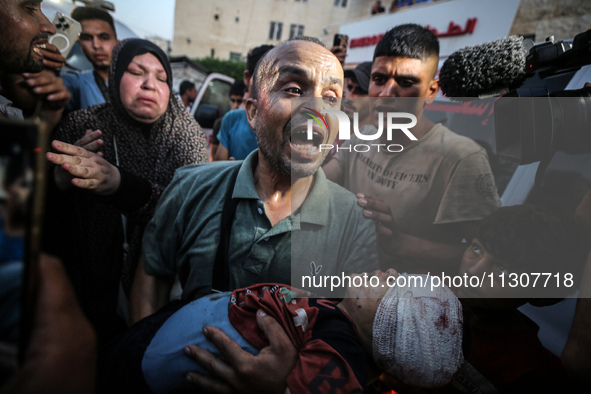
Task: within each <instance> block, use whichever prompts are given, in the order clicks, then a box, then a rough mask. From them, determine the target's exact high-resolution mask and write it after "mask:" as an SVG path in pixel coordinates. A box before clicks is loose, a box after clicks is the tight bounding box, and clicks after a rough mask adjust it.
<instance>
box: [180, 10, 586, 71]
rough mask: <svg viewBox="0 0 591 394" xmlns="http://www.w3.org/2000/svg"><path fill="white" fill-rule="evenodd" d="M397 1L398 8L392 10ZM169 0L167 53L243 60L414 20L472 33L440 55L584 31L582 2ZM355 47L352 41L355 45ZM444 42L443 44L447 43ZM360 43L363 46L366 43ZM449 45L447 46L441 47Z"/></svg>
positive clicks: (353, 55)
mask: <svg viewBox="0 0 591 394" xmlns="http://www.w3.org/2000/svg"><path fill="white" fill-rule="evenodd" d="M392 2H396V4H397V7H392ZM375 3H376V1H375V0H217V1H215V2H213V1H210V0H176V9H175V27H174V40H173V43H172V52H171V54H172V55H175V56H180V55H185V56H188V57H189V58H199V57H208V56H210V57H215V58H218V59H223V60H244V59H245V57H246V54H247V53H248V51H249V50H250V49H251V48H254V47H256V46H259V45H262V44H273V45H276V44H279V43H280V42H283V41H286V40H288V39H289V38H292V37H294V36H298V35H306V36H311V37H316V38H319V39H320V40H322V41H323V42H324V44H325V45H326V46H327V47H328V48H330V47H331V46H332V43H333V37H334V34H335V33H344V34H348V35H349V44H350V45H351V42H352V41H353V40H355V39H359V38H367V37H374V36H379V35H380V34H383V33H385V32H386V31H387V30H388V29H389V28H390V27H393V26H395V25H397V24H401V23H408V22H415V23H419V24H422V25H428V26H431V27H434V28H436V29H437V30H438V31H439V32H443V33H445V32H446V31H447V29H448V26H449V23H454V24H459V25H460V27H461V28H462V29H465V27H466V26H467V25H466V23H468V22H467V21H469V20H473V19H474V18H476V19H477V21H476V22H475V23H474V22H471V23H472V24H474V26H471V29H469V30H471V32H469V35H465V36H463V37H462V39H457V37H456V38H449V37H447V38H446V39H445V40H441V44H442V56H443V57H445V56H446V55H448V54H449V53H451V52H453V50H457V49H459V48H460V47H463V46H465V45H474V44H478V43H482V42H485V41H492V40H495V39H497V38H500V37H503V36H506V35H508V34H519V35H524V36H527V37H530V38H534V39H535V40H536V41H538V42H539V41H543V40H544V39H545V38H546V37H548V36H551V35H553V36H554V37H555V38H556V39H557V40H559V39H568V38H572V37H573V36H574V35H576V34H577V33H580V32H583V31H586V30H587V29H589V28H590V27H591V1H589V0H496V1H490V0H470V1H465V0H386V1H382V6H383V7H384V8H385V12H384V13H381V14H377V15H371V13H370V10H371V9H372V6H373V5H374V4H375ZM357 43H359V41H357ZM448 43H449V44H450V45H448ZM366 44H367V43H366ZM448 46H449V48H448ZM374 47H375V44H373V45H365V49H364V50H363V51H360V50H359V49H360V48H361V47H359V46H357V47H356V48H352V47H350V48H349V49H350V51H349V57H348V58H347V61H346V63H348V64H350V65H354V64H356V63H358V62H361V61H366V60H371V57H372V54H373V48H374Z"/></svg>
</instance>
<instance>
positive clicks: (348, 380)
mask: <svg viewBox="0 0 591 394" xmlns="http://www.w3.org/2000/svg"><path fill="white" fill-rule="evenodd" d="M310 295H311V294H310V293H308V292H305V291H302V290H297V289H293V288H291V287H289V286H285V285H275V284H260V285H256V286H251V287H249V288H248V289H239V290H235V291H234V292H233V293H232V296H233V298H232V300H231V305H230V311H229V313H228V316H229V318H230V322H231V323H232V325H233V326H234V328H236V330H237V331H238V332H240V334H241V335H242V336H243V337H244V338H245V339H246V340H247V341H248V342H250V343H251V344H252V345H253V346H255V347H257V348H259V349H262V348H263V347H265V346H267V345H268V341H267V340H266V339H265V337H264V334H263V332H262V331H261V330H260V329H259V328H258V326H257V323H256V319H255V314H256V312H257V310H258V309H263V310H264V311H265V312H267V314H269V315H271V316H273V317H274V318H275V319H277V321H278V322H279V323H280V324H281V326H282V327H283V328H284V329H285V331H286V333H287V335H288V336H289V338H290V339H291V341H292V342H293V344H294V345H295V347H296V348H297V350H298V352H299V360H298V363H297V365H296V367H295V368H294V369H293V371H292V372H291V374H290V375H289V377H288V379H287V385H288V387H289V388H290V390H291V391H292V392H293V393H307V392H333V393H345V392H346V393H353V392H361V391H362V390H363V386H364V385H365V371H364V370H363V371H360V369H364V368H365V362H364V361H363V362H362V363H361V365H362V366H363V367H361V366H360V363H359V361H360V359H361V360H364V358H365V354H364V352H363V348H362V347H361V344H360V343H359V340H358V338H357V336H356V334H355V328H354V326H353V322H351V320H350V319H349V318H348V317H347V316H346V315H345V314H344V313H343V312H341V311H340V309H339V308H337V307H336V305H337V302H336V301H331V300H328V299H314V298H304V297H308V296H310ZM337 348H338V350H337ZM352 365H353V367H352ZM360 376H362V377H363V378H361V379H360V378H359V377H360ZM360 380H361V381H360Z"/></svg>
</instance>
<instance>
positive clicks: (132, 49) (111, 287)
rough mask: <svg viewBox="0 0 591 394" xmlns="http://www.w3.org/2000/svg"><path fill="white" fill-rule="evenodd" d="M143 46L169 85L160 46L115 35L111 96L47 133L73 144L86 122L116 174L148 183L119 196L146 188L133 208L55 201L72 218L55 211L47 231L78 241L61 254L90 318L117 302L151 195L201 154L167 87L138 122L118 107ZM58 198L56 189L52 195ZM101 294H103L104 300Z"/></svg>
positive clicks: (199, 141)
mask: <svg viewBox="0 0 591 394" xmlns="http://www.w3.org/2000/svg"><path fill="white" fill-rule="evenodd" d="M144 53H152V54H153V55H154V56H156V57H157V58H158V59H159V60H160V62H161V63H162V65H163V66H164V69H165V70H166V74H167V77H168V78H167V83H168V85H169V86H171V85H172V73H171V68H170V63H169V62H168V59H167V58H166V55H165V54H164V53H163V52H162V50H160V49H159V48H158V47H157V46H155V45H154V44H152V43H151V42H149V41H146V40H141V39H130V40H125V41H121V42H119V43H118V44H117V45H116V46H115V48H114V49H113V54H112V58H111V72H110V73H109V90H110V92H109V93H110V95H111V101H110V102H109V103H105V104H100V105H95V106H92V107H88V108H84V109H81V110H79V111H75V112H73V113H71V114H69V115H68V116H67V117H66V119H65V120H64V121H63V122H62V123H61V124H60V125H59V126H58V128H57V130H56V132H55V139H57V140H60V141H64V142H68V143H74V142H76V141H77V140H79V139H80V138H81V137H82V136H84V133H85V131H86V130H88V129H92V130H97V129H98V130H101V131H102V132H103V134H102V136H101V138H102V140H103V141H104V145H103V146H102V147H101V152H102V153H103V157H104V159H105V160H107V161H109V162H110V163H111V164H114V165H117V166H118V167H119V171H120V172H121V173H122V174H127V175H125V176H122V179H123V178H124V179H128V180H129V179H131V177H130V176H128V175H129V174H132V175H134V176H135V177H139V178H142V179H144V180H146V181H148V182H149V185H148V187H149V188H150V189H149V190H147V192H146V190H143V189H142V190H139V189H133V188H132V189H133V190H132V191H131V192H130V193H127V194H125V196H124V198H123V199H122V201H125V202H126V203H129V202H130V201H131V202H134V201H135V200H136V199H142V201H141V202H143V196H147V194H149V199H148V200H147V201H146V202H145V204H143V206H141V207H140V208H138V207H137V204H136V203H135V202H134V204H132V205H133V207H127V206H126V207H120V208H115V207H113V206H111V205H109V204H105V203H104V202H103V201H99V200H98V199H97V198H95V196H93V195H91V194H90V193H76V194H75V195H74V194H72V198H71V199H69V200H67V201H69V203H68V204H64V206H63V207H62V206H60V207H59V208H56V212H60V213H62V214H63V212H64V211H68V215H71V217H72V218H75V219H73V221H74V223H75V224H70V225H69V226H68V225H66V224H63V225H62V223H61V222H63V220H62V217H61V216H59V215H57V214H56V215H57V216H56V219H55V220H54V221H53V222H54V224H56V225H57V228H56V229H54V230H52V231H49V232H48V233H55V234H56V236H58V237H60V238H61V239H62V240H63V239H70V238H68V237H71V239H78V240H79V241H72V242H70V244H75V248H74V245H70V244H69V245H68V253H69V255H68V256H76V258H71V260H72V261H68V262H67V263H68V264H70V266H74V265H75V266H80V267H81V268H80V269H78V268H77V269H78V271H77V272H76V273H73V274H72V275H73V276H74V277H75V281H76V282H77V285H78V288H79V289H84V292H85V296H84V300H83V304H86V305H87V308H86V311H87V312H88V310H92V312H91V313H92V321H93V322H95V323H96V322H101V321H102V320H105V321H107V319H109V317H108V316H110V314H111V313H113V311H114V310H115V308H114V306H113V305H117V289H118V286H119V280H120V279H121V277H122V282H123V285H124V289H125V290H126V291H127V290H129V288H130V286H131V281H132V279H133V275H134V272H135V266H136V264H137V261H138V260H139V256H140V249H141V235H142V233H143V226H145V224H146V223H147V222H148V221H149V220H150V219H151V217H152V215H153V212H154V209H155V207H156V204H157V202H158V199H159V198H160V195H161V194H162V192H163V191H164V188H165V187H166V186H167V185H168V184H169V183H170V181H171V180H172V178H173V176H174V172H175V170H176V169H177V168H179V167H182V166H185V165H188V164H194V163H204V162H206V161H207V150H206V140H205V136H204V135H203V133H202V132H201V130H200V127H199V125H198V124H197V122H196V121H195V118H193V117H192V116H191V115H190V114H189V112H188V111H187V110H186V109H185V107H183V106H181V104H180V102H179V100H178V98H177V97H176V95H174V94H172V91H171V94H170V97H169V100H168V107H167V109H166V111H165V112H164V114H162V115H161V116H160V118H158V119H157V120H156V121H155V122H153V123H148V124H147V123H142V122H138V121H137V120H135V119H133V118H132V117H131V116H130V115H129V114H128V113H127V111H126V110H125V108H124V107H123V104H122V102H121V96H120V82H121V78H122V76H123V72H124V71H125V70H126V69H127V66H128V65H129V63H130V62H131V61H132V60H133V58H134V57H135V56H137V55H141V54H144ZM122 182H123V181H122ZM120 189H122V190H123V189H129V188H125V187H120ZM150 190H151V192H150ZM63 198H64V196H62V195H61V194H60V195H59V196H58V197H56V201H57V200H60V199H63ZM124 210H125V212H124V213H125V214H126V216H127V217H128V227H127V234H128V241H129V244H130V247H129V253H128V255H127V257H126V259H127V261H126V264H125V265H124V266H123V267H122V266H121V259H122V257H121V255H122V252H121V251H122V244H121V243H120V240H119V238H118V232H119V233H121V232H122V228H121V212H123V211H124ZM58 216H59V218H58ZM66 223H67V222H66ZM64 234H66V235H64ZM55 242H56V243H58V242H62V241H61V240H57V241H55ZM74 249H75V250H74ZM89 251H92V253H89ZM81 262H83V264H82V263H81ZM122 269H123V273H122V274H121V270H122ZM108 297H110V298H109V299H107V298H108Z"/></svg>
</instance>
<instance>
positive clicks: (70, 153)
mask: <svg viewBox="0 0 591 394" xmlns="http://www.w3.org/2000/svg"><path fill="white" fill-rule="evenodd" d="M86 136H88V134H87V135H86ZM86 136H85V137H86ZM82 139H84V137H83V138H82ZM77 142H80V140H78V141H77ZM91 143H92V142H91ZM51 146H52V147H53V148H54V149H55V150H56V151H58V152H61V153H62V154H57V153H51V152H49V153H47V160H49V161H50V162H51V163H53V164H55V165H57V166H60V168H61V169H63V170H64V171H65V172H66V173H67V174H65V173H62V174H60V173H59V171H58V170H59V169H56V172H55V176H56V183H57V184H58V186H59V187H60V188H61V189H62V190H63V189H66V188H67V186H68V185H67V183H68V178H71V179H70V180H69V183H70V184H72V185H74V186H76V187H79V188H81V189H88V190H90V191H92V192H94V193H96V194H98V195H100V196H108V195H111V194H113V193H115V192H116V191H117V189H119V184H120V183H121V174H120V173H119V169H117V167H115V166H114V165H112V164H111V163H109V162H108V161H106V160H105V159H104V158H103V157H102V156H101V155H98V154H96V153H93V152H89V151H88V150H86V149H84V148H82V147H80V146H76V145H71V144H66V143H65V142H61V141H53V142H52V143H51ZM63 175H67V176H68V177H64V176H63Z"/></svg>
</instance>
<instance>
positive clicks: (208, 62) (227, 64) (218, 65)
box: [194, 57, 246, 80]
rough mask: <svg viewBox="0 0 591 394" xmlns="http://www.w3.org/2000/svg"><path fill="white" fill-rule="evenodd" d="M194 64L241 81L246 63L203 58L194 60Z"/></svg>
mask: <svg viewBox="0 0 591 394" xmlns="http://www.w3.org/2000/svg"><path fill="white" fill-rule="evenodd" d="M194 61H195V62H197V63H199V64H201V65H202V66H203V67H205V68H207V69H208V70H209V71H211V72H215V73H220V74H225V75H228V76H230V77H232V78H234V79H237V80H241V79H242V74H243V73H244V69H245V68H246V63H244V62H236V61H232V60H220V59H215V58H211V57H204V58H202V59H194Z"/></svg>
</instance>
